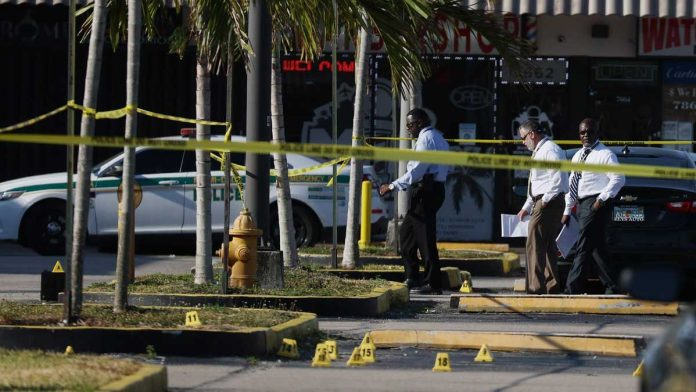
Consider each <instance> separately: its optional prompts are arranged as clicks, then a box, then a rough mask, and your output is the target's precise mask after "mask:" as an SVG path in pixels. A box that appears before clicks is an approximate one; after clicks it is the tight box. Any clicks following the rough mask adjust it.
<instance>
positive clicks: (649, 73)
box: [593, 62, 657, 83]
mask: <svg viewBox="0 0 696 392" xmlns="http://www.w3.org/2000/svg"><path fill="white" fill-rule="evenodd" d="M593 69H594V80H595V81H598V82H649V83H654V82H656V80H657V79H656V78H657V65H656V64H636V63H612V62H602V63H598V64H597V65H595V66H594V67H593Z"/></svg>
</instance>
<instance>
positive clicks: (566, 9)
mask: <svg viewBox="0 0 696 392" xmlns="http://www.w3.org/2000/svg"><path fill="white" fill-rule="evenodd" d="M0 1H2V0H0ZM462 3H463V4H465V5H467V6H469V7H471V8H475V9H491V8H489V5H488V3H489V2H488V1H486V0H462ZM492 3H493V4H494V7H495V8H493V9H494V10H496V11H500V12H505V13H508V12H510V13H513V14H518V15H522V14H530V15H617V16H638V17H642V16H652V17H670V18H696V6H695V5H694V3H695V2H694V0H494V1H493V2H492Z"/></svg>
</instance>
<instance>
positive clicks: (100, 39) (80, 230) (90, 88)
mask: <svg viewBox="0 0 696 392" xmlns="http://www.w3.org/2000/svg"><path fill="white" fill-rule="evenodd" d="M106 13H107V10H106V0H95V1H94V10H93V14H92V17H93V22H92V33H91V34H90V37H89V55H88V57H87V73H86V75H85V94H84V100H83V105H84V106H86V107H88V108H95V109H96V107H97V93H98V92H99V73H100V70H101V63H102V50H103V48H104V31H105V30H106ZM93 135H94V116H90V115H86V114H84V113H83V115H82V123H81V124H80V136H93ZM69 170H72V168H70V169H69ZM91 174H92V147H89V146H85V145H81V146H80V148H79V151H78V156H77V178H76V187H75V211H74V214H73V218H74V226H73V243H72V260H71V263H72V264H71V266H70V274H71V277H70V280H71V281H72V287H71V293H70V295H71V297H72V308H71V309H70V310H71V313H72V315H73V317H79V316H80V312H81V311H82V275H83V265H84V253H83V250H84V247H85V240H86V236H87V218H88V216H89V192H90V184H91V182H92V181H91V178H90V176H91Z"/></svg>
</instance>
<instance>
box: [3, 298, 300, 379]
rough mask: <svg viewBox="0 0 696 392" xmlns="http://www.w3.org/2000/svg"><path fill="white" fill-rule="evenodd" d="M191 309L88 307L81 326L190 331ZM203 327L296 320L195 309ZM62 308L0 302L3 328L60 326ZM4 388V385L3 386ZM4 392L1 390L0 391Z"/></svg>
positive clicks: (261, 312)
mask: <svg viewBox="0 0 696 392" xmlns="http://www.w3.org/2000/svg"><path fill="white" fill-rule="evenodd" d="M189 310H191V309H188V308H184V309H182V308H139V307H129V308H128V310H127V311H126V312H124V313H118V314H116V313H114V312H113V311H112V308H111V306H107V305H85V306H83V308H82V314H81V316H80V320H79V321H78V323H77V324H78V325H80V326H87V327H131V328H190V327H185V326H184V322H185V314H186V312H187V311H189ZM196 311H197V312H198V316H199V318H200V320H201V322H202V323H203V325H202V326H201V327H199V328H197V329H212V330H223V331H236V330H240V329H243V328H250V327H272V326H274V325H278V324H282V323H284V322H286V321H290V320H292V319H294V318H295V317H296V315H295V314H293V313H292V312H286V311H281V310H272V309H244V308H226V307H217V306H211V307H204V308H198V309H196ZM62 315H63V307H62V305H26V304H20V303H16V302H10V301H5V300H0V324H3V325H43V326H59V325H60V322H61V319H62ZM0 386H2V384H0ZM0 389H1V388H0Z"/></svg>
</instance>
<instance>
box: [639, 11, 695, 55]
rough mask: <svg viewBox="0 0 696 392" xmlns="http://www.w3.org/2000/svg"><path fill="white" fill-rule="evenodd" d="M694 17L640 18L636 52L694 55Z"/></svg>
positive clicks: (643, 53) (641, 53)
mask: <svg viewBox="0 0 696 392" xmlns="http://www.w3.org/2000/svg"><path fill="white" fill-rule="evenodd" d="M694 22H696V19H682V18H641V20H640V26H639V27H638V54H639V55H641V56H696V23H694Z"/></svg>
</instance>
